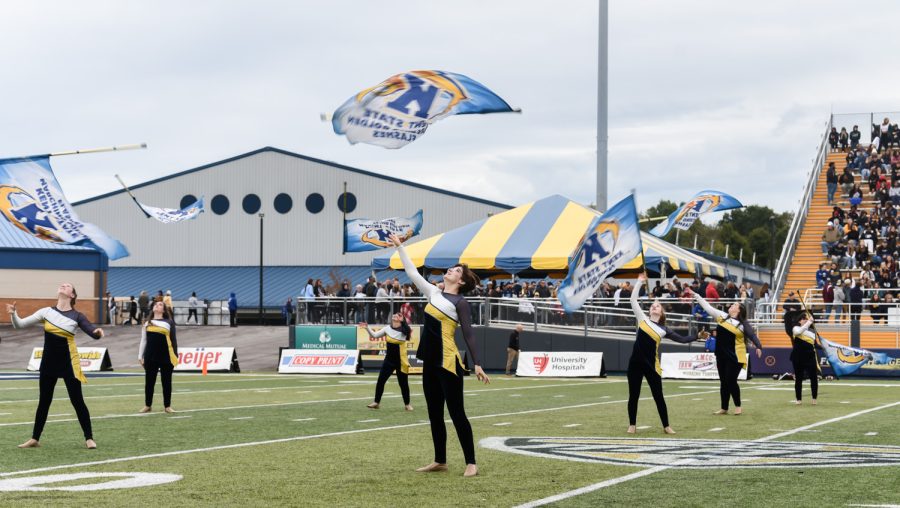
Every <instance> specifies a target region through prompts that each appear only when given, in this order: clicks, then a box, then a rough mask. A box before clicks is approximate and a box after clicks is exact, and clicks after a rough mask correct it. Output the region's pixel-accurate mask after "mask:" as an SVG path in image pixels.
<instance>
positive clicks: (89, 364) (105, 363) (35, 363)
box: [25, 347, 112, 372]
mask: <svg viewBox="0 0 900 508" xmlns="http://www.w3.org/2000/svg"><path fill="white" fill-rule="evenodd" d="M43 356H44V348H42V347H36V348H34V350H33V351H32V352H31V358H29V359H28V366H27V367H25V370H30V371H37V370H40V369H41V359H42V358H43ZM78 356H79V358H81V370H83V371H84V372H100V371H101V370H112V361H111V360H110V358H109V353H108V352H107V351H106V348H105V347H80V348H78Z"/></svg>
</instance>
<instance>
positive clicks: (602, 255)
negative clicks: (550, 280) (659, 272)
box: [557, 196, 642, 312]
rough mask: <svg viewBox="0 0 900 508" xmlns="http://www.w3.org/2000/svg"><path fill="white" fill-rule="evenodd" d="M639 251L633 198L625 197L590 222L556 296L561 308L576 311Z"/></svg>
mask: <svg viewBox="0 0 900 508" xmlns="http://www.w3.org/2000/svg"><path fill="white" fill-rule="evenodd" d="M641 250H642V246H641V232H640V228H639V227H638V215H637V210H636V209H635V206H634V196H628V197H627V198H625V199H623V200H622V201H619V202H618V203H616V204H615V205H614V206H613V207H612V208H610V209H609V210H607V211H606V212H605V213H604V214H603V215H601V216H599V217H597V218H596V219H594V220H593V221H592V222H591V225H590V226H589V227H588V229H587V232H585V234H584V236H583V237H582V239H581V242H579V244H578V247H577V248H576V249H575V253H574V254H573V255H572V259H571V261H569V273H568V275H566V278H565V280H563V281H562V283H561V284H560V285H559V291H558V293H557V297H558V298H559V301H560V303H561V304H562V306H563V309H564V310H565V311H566V312H575V311H576V310H578V309H580V308H581V306H582V305H584V302H586V301H587V300H588V299H589V298H590V297H591V296H592V295H593V294H594V292H595V291H597V289H598V288H599V287H600V284H602V283H603V281H604V280H606V278H607V277H609V276H610V275H611V274H612V273H613V272H615V271H616V269H618V268H619V267H620V266H622V265H624V264H626V263H628V262H629V261H631V260H632V259H634V258H635V257H637V256H638V255H639V254H641Z"/></svg>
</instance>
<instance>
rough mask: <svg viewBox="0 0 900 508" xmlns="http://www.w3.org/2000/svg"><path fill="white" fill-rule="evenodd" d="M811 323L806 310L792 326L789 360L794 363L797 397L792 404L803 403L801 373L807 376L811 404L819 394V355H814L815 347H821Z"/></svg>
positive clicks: (795, 393) (795, 392)
mask: <svg viewBox="0 0 900 508" xmlns="http://www.w3.org/2000/svg"><path fill="white" fill-rule="evenodd" d="M812 324H813V318H812V317H811V316H810V315H809V314H807V313H806V312H803V313H800V314H799V315H798V316H797V318H796V326H794V337H793V340H792V342H793V346H794V349H793V350H791V362H793V364H794V395H796V396H797V398H796V399H795V400H794V404H797V405H800V404H802V403H803V375H804V374H806V376H807V377H809V387H810V388H811V389H812V404H813V405H814V406H815V405H816V398H818V396H819V357H818V356H817V355H816V347H821V343H820V342H819V337H818V335H817V334H816V332H814V331H813V330H810V329H809V327H810V326H812Z"/></svg>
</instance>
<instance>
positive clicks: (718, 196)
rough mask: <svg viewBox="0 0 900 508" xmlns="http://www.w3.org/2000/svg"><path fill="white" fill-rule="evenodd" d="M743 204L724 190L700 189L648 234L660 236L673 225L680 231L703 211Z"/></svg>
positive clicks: (664, 234) (721, 209) (665, 233)
mask: <svg viewBox="0 0 900 508" xmlns="http://www.w3.org/2000/svg"><path fill="white" fill-rule="evenodd" d="M743 206H744V205H742V204H741V202H740V201H738V200H737V199H735V198H734V197H732V196H729V195H728V194H725V193H724V192H719V191H715V190H702V191H700V192H698V193H697V194H695V195H694V197H692V198H691V200H690V201H688V202H687V203H685V204H683V205H681V206H680V207H679V208H678V209H677V210H675V211H674V212H672V214H671V215H669V216H668V217H667V218H666V220H664V221H662V222H660V223H659V224H657V225H656V227H654V228H653V229H651V230H650V234H651V235H654V236H657V237H659V238H662V237H664V236H666V235H667V234H668V233H669V231H671V230H672V228H673V227H674V228H675V229H680V230H682V231H685V230H687V229H688V228H690V227H691V225H693V224H694V222H696V221H697V219H698V218H699V217H700V216H701V215H703V214H705V213H711V212H719V211H723V210H731V209H732V208H741V207H743Z"/></svg>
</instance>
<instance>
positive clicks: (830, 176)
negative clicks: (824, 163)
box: [825, 162, 838, 206]
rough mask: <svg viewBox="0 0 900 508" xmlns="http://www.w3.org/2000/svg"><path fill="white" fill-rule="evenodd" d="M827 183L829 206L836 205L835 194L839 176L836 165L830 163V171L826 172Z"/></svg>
mask: <svg viewBox="0 0 900 508" xmlns="http://www.w3.org/2000/svg"><path fill="white" fill-rule="evenodd" d="M825 183H826V186H827V188H828V206H832V205H834V193H835V192H837V186H838V175H837V170H836V169H835V168H834V163H833V162H829V163H828V171H826V172H825Z"/></svg>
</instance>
